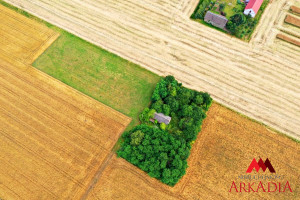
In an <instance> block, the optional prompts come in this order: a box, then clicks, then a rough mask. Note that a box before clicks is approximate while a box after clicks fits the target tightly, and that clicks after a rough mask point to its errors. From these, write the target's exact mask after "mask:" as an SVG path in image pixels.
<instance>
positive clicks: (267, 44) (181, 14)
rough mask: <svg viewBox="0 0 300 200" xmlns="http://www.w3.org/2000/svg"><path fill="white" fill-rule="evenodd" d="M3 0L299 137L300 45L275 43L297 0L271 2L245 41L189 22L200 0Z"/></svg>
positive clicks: (292, 135) (274, 0)
mask: <svg viewBox="0 0 300 200" xmlns="http://www.w3.org/2000/svg"><path fill="white" fill-rule="evenodd" d="M6 1H7V2H9V3H11V4H13V5H15V6H17V7H19V8H22V9H24V10H26V11H28V12H30V13H32V14H34V15H36V16H38V17H40V18H42V19H44V20H46V21H48V22H50V23H53V24H55V25H57V26H59V27H61V28H63V29H66V30H68V31H69V32H71V33H73V34H75V35H77V36H79V37H82V38H84V39H86V40H88V41H90V42H92V43H94V44H96V45H99V46H101V47H103V48H104V49H106V50H108V51H111V52H113V53H116V54H117V55H120V56H121V57H123V58H126V59H128V60H130V61H132V62H135V63H137V64H140V65H142V66H143V67H145V68H146V69H149V70H151V71H153V72H155V73H158V74H159V75H167V74H171V75H174V76H175V77H176V79H177V80H179V81H180V82H183V83H184V85H185V86H187V87H189V88H192V89H196V90H200V91H207V92H209V93H210V94H212V97H213V98H214V99H215V100H216V101H218V102H221V103H222V104H225V105H227V106H229V107H231V108H233V109H235V110H237V111H239V112H241V113H243V114H245V115H247V116H249V117H252V118H254V119H256V120H258V121H262V122H263V123H265V124H267V125H269V126H271V127H274V128H275V129H277V130H279V131H281V132H284V133H286V134H288V135H290V136H291V137H294V138H298V139H300V135H299V131H297V130H300V120H299V119H300V88H299V85H300V79H299V77H300V65H299V63H300V62H299V61H300V56H299V55H300V49H299V48H298V47H297V48H291V49H288V50H286V51H284V50H281V49H286V47H285V46H284V47H281V46H280V47H278V48H277V46H276V44H277V43H274V40H275V38H276V35H277V33H279V31H280V30H279V28H280V27H281V25H282V23H284V18H285V16H286V14H287V12H288V10H289V8H290V6H292V5H294V3H295V0H273V1H271V2H270V4H269V5H268V7H267V8H266V10H265V12H264V14H263V15H262V18H261V20H260V22H259V24H258V26H257V28H256V31H255V32H254V34H253V38H252V40H251V41H250V43H246V42H243V41H241V40H238V39H236V38H233V37H230V36H229V35H227V34H225V33H222V32H220V31H217V30H215V29H212V28H210V27H208V26H204V25H202V24H200V23H197V22H195V21H192V20H191V19H190V18H189V17H190V15H191V13H192V12H193V10H194V9H195V7H196V5H197V3H198V0H183V1H182V0H174V1H169V0H159V1H153V0H144V1H136V0H125V1H124V0H97V1H92V0H86V1H80V0H77V1H58V0H55V1H51V0H23V1H18V0H6ZM277 49H279V50H277Z"/></svg>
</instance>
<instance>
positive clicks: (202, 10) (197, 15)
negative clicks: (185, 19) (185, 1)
mask: <svg viewBox="0 0 300 200" xmlns="http://www.w3.org/2000/svg"><path fill="white" fill-rule="evenodd" d="M214 5H215V2H211V1H210V0H200V1H199V3H198V6H197V8H196V10H195V11H194V13H193V14H192V16H191V18H192V19H204V16H205V14H206V12H207V11H208V10H211V9H212V7H213V6H214Z"/></svg>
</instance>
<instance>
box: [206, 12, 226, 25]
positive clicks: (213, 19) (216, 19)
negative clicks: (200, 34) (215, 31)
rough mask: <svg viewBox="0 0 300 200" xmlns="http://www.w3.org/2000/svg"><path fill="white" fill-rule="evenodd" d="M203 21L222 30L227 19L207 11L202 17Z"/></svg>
mask: <svg viewBox="0 0 300 200" xmlns="http://www.w3.org/2000/svg"><path fill="white" fill-rule="evenodd" d="M204 21H206V22H209V23H211V24H212V25H214V26H217V27H219V28H224V27H225V25H226V24H227V21H228V19H226V17H224V16H222V15H218V14H215V13H212V12H210V11H207V12H206V14H205V17H204Z"/></svg>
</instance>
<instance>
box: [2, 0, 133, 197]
mask: <svg viewBox="0 0 300 200" xmlns="http://www.w3.org/2000/svg"><path fill="white" fill-rule="evenodd" d="M0 19H1V20H0V29H1V30H0V31H1V34H0V44H1V45H0V199H2V198H3V199H47V200H48V199H73V198H74V199H79V198H80V197H81V196H82V195H83V194H84V193H85V191H86V190H87V189H88V188H89V186H90V184H91V183H92V181H93V178H94V176H95V174H96V172H97V171H98V170H99V169H101V166H102V165H105V163H106V162H107V160H108V159H109V158H110V157H111V150H112V148H113V146H114V144H115V143H116V141H117V140H118V138H119V135H120V133H121V132H122V131H123V130H124V128H125V127H126V126H127V125H128V123H129V122H130V118H128V117H126V116H124V115H122V114H120V113H118V112H117V111H115V110H113V109H111V108H109V107H107V106H105V105H103V104H101V103H99V102H97V101H95V100H93V99H91V98H89V97H87V96H85V95H83V94H81V93H79V92H77V91H75V90H73V89H72V88H70V87H68V86H66V85H64V84H63V83H61V82H59V81H57V80H55V79H53V78H52V77H50V76H48V75H46V74H44V73H42V72H40V71H39V70H37V69H35V68H33V67H32V66H30V65H28V64H29V63H31V62H32V61H33V59H34V58H35V57H37V56H38V55H39V54H40V53H42V52H43V50H44V49H46V48H47V47H48V46H49V45H50V43H51V41H53V40H55V38H56V37H57V36H58V35H57V34H56V33H55V32H53V31H52V30H50V29H48V28H47V27H45V26H43V25H40V24H38V23H37V22H35V21H33V20H30V19H27V18H26V17H23V16H21V15H19V14H17V13H15V12H13V11H11V10H9V9H7V8H5V7H3V6H0Z"/></svg>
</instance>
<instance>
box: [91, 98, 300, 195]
mask: <svg viewBox="0 0 300 200" xmlns="http://www.w3.org/2000/svg"><path fill="white" fill-rule="evenodd" d="M299 154H300V145H299V144H298V143H296V142H294V141H292V140H291V139H288V138H287V137H285V136H284V135H279V134H277V133H275V132H273V131H271V130H269V129H268V128H266V127H265V126H263V125H261V124H258V123H256V122H253V121H251V120H249V119H247V118H245V117H243V116H241V115H239V114H237V113H235V112H233V111H231V110H229V109H227V108H225V107H223V106H221V105H219V104H216V103H214V104H213V105H212V107H211V108H210V110H209V111H208V115H207V118H206V119H205V121H204V124H203V127H202V131H201V133H200V135H199V136H198V139H197V140H196V143H195V144H194V145H193V147H192V152H191V155H190V157H189V160H188V164H189V166H190V167H189V168H188V169H187V174H186V175H185V176H184V177H183V178H182V180H181V181H180V182H179V183H178V184H177V185H175V186H174V187H173V188H172V187H169V186H166V185H164V184H163V183H161V182H159V181H158V180H156V179H153V178H150V177H149V176H148V175H147V174H146V173H144V172H143V171H141V170H140V169H138V168H136V167H135V166H133V165H131V164H130V163H128V162H127V161H125V160H123V159H121V158H116V157H115V156H114V158H113V159H112V160H110V163H109V164H108V166H107V168H106V169H105V170H104V171H103V173H102V174H101V176H100V177H99V180H98V183H97V184H96V185H95V188H94V189H93V190H91V192H90V194H89V196H88V199H91V200H94V199H289V200H291V199H297V198H298V197H299V195H300V188H299V184H300V180H299V176H300V160H299V159H298V158H299ZM260 157H261V158H262V159H263V160H265V159H266V158H269V159H270V161H271V164H272V165H273V167H274V169H275V171H276V175H281V176H284V178H283V179H282V180H276V182H278V181H280V182H282V183H284V184H285V183H286V181H289V183H290V186H291V189H292V193H291V192H290V191H288V190H287V191H286V192H282V191H283V188H282V189H281V193H279V192H278V191H277V192H273V193H268V192H265V193H264V192H263V191H262V190H261V189H260V190H259V192H257V193H254V192H252V193H248V192H244V193H237V192H236V191H235V190H232V192H229V190H230V187H231V184H232V181H235V182H237V183H239V182H240V180H239V178H238V176H240V175H246V170H247V168H248V166H249V165H250V163H251V161H252V159H253V158H256V159H257V160H258V159H259V158H260ZM257 174H259V175H268V176H269V175H271V173H270V172H269V171H268V169H267V171H266V172H265V173H264V172H263V171H262V170H260V171H259V173H257V172H256V171H255V170H254V171H253V172H252V175H257ZM273 175H274V174H273ZM244 182H247V181H244ZM254 188H255V187H254ZM256 189H257V185H256V188H255V190H256ZM266 189H267V188H266Z"/></svg>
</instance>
